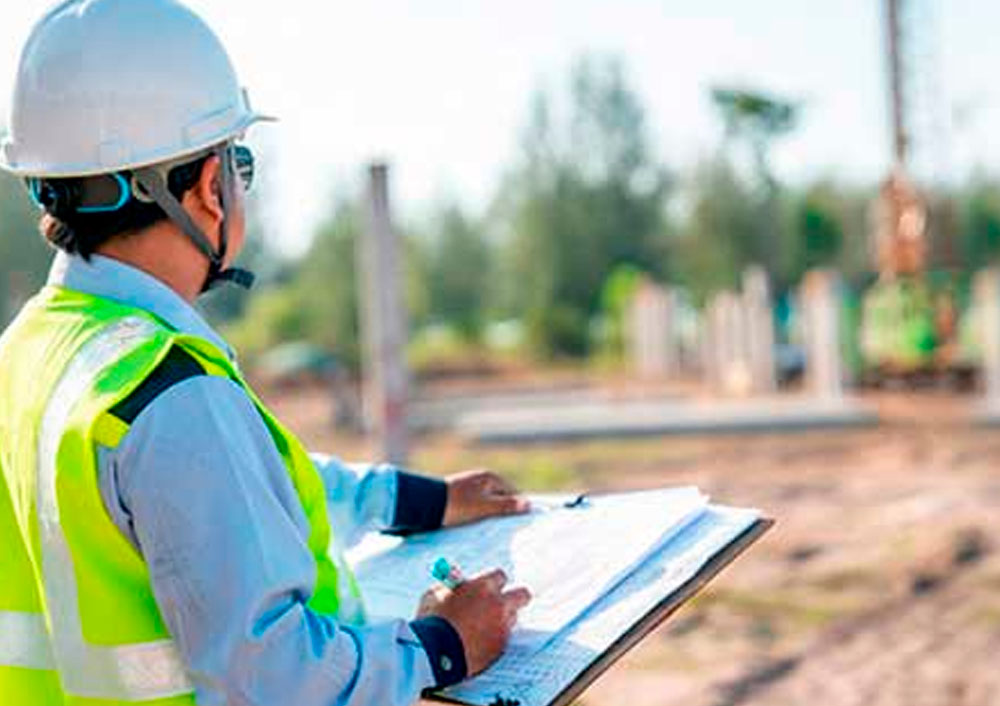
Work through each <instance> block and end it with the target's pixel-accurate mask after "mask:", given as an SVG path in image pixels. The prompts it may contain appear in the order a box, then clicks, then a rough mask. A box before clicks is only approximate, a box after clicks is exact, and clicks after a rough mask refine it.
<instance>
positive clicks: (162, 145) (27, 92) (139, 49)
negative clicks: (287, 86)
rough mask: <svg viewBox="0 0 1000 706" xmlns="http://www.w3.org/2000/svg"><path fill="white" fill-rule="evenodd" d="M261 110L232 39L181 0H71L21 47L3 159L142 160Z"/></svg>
mask: <svg viewBox="0 0 1000 706" xmlns="http://www.w3.org/2000/svg"><path fill="white" fill-rule="evenodd" d="M266 119H268V118H266V117H265V116H262V115H259V114H257V113H255V112H253V110H251V108H250V105H249V102H248V100H247V96H246V92H245V91H243V90H242V89H241V88H240V86H239V84H238V82H237V80H236V74H235V72H234V70H233V66H232V63H231V62H230V61H229V57H228V56H227V54H226V51H225V49H224V48H223V46H222V43H221V42H220V41H219V39H218V38H217V37H216V36H215V34H214V33H213V32H212V30H211V29H209V28H208V26H207V25H206V24H205V23H204V22H203V21H202V20H201V19H200V18H198V16H197V15H195V14H194V13H193V12H191V11H190V10H189V9H187V8H186V7H185V6H183V5H181V4H180V3H178V2H175V1H174V0H67V1H65V2H62V3H60V4H58V5H56V6H55V7H54V8H53V9H52V10H50V11H49V12H48V13H47V14H46V15H45V16H44V17H42V19H41V20H40V21H39V22H38V24H36V25H35V27H34V29H33V30H32V32H31V35H30V36H29V37H28V41H27V43H26V44H25V46H24V49H23V50H22V53H21V60H20V63H19V66H18V71H17V78H16V83H15V86H14V95H13V100H12V104H11V114H10V121H9V123H8V124H9V126H10V134H9V135H8V136H7V137H6V138H5V139H4V140H3V143H2V147H0V167H3V168H4V169H7V170H8V171H10V172H13V173H14V174H18V175H21V176H31V177H75V176H87V175H92V174H102V173H108V172H115V171H119V170H122V169H132V168H135V167H140V166H144V165H149V164H155V163H158V162H164V161H167V160H173V159H175V158H177V157H183V156H185V155H188V154H194V153H197V152H199V151H201V150H203V149H205V148H206V147H209V146H211V145H214V144H218V143H221V142H225V141H227V140H231V139H234V138H236V137H239V136H240V135H241V134H242V133H243V132H244V131H245V130H246V129H247V128H248V127H249V126H250V125H251V124H253V123H255V122H257V121H259V120H266Z"/></svg>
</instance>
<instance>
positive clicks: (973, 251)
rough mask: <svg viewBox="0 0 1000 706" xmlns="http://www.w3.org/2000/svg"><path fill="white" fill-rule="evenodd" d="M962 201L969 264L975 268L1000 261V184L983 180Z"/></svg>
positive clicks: (966, 256)
mask: <svg viewBox="0 0 1000 706" xmlns="http://www.w3.org/2000/svg"><path fill="white" fill-rule="evenodd" d="M962 200H963V201H964V204H963V207H962V212H963V213H962V236H963V237H962V241H963V244H964V248H963V250H964V258H963V259H964V261H965V266H966V267H967V268H968V269H969V270H970V271H975V270H977V269H979V268H981V267H986V266H987V265H997V264H1000V183H997V182H993V181H989V180H984V179H979V180H977V182H975V183H973V184H971V185H970V186H969V187H968V188H967V190H966V193H965V195H964V198H963V199H962Z"/></svg>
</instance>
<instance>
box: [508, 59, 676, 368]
mask: <svg viewBox="0 0 1000 706" xmlns="http://www.w3.org/2000/svg"><path fill="white" fill-rule="evenodd" d="M568 93H569V96H568V98H569V114H568V117H567V118H566V120H564V121H556V120H554V119H553V105H554V104H555V100H554V98H553V97H552V96H549V95H546V94H541V93H540V94H538V95H536V97H535V99H534V103H533V111H532V116H531V120H530V122H529V124H528V127H527V129H526V130H525V132H524V135H523V139H522V144H523V151H524V155H523V160H522V164H521V165H520V166H519V168H517V169H515V170H514V171H513V172H512V173H511V174H509V175H508V178H507V179H506V181H505V184H504V187H503V192H502V194H501V196H500V198H499V203H501V204H503V209H502V212H501V213H500V217H501V218H502V219H503V220H504V221H505V224H506V226H507V227H506V230H507V232H509V233H510V234H511V237H510V239H509V241H508V242H507V243H506V248H505V251H504V253H503V260H504V269H503V274H502V276H503V278H504V280H505V282H506V284H507V287H506V292H505V297H504V300H505V301H506V302H509V303H510V307H511V309H512V310H513V311H514V312H516V313H517V314H519V315H520V316H521V317H522V318H523V319H524V321H525V324H526V327H527V331H528V339H529V341H530V343H531V345H532V348H533V349H534V350H535V352H536V353H538V354H541V355H545V356H550V355H569V356H581V355H584V354H586V353H587V352H588V349H589V328H590V320H591V317H592V316H593V315H594V314H596V313H598V312H599V310H600V293H601V290H602V288H603V286H604V281H605V279H606V278H607V277H608V275H609V274H610V273H611V272H612V271H613V270H614V269H615V267H617V266H618V265H622V264H631V265H634V266H636V267H638V268H641V269H643V270H647V271H651V272H662V270H663V268H664V264H665V261H666V228H665V223H664V214H663V209H664V202H665V198H666V194H667V189H668V183H667V179H666V176H665V173H664V170H663V168H662V167H661V166H660V165H659V164H658V163H657V162H656V161H655V159H654V158H653V156H652V149H651V147H650V145H649V140H648V136H647V134H646V128H645V118H644V112H643V109H642V106H641V104H640V102H639V99H638V97H637V96H636V95H635V93H634V92H633V90H632V89H631V88H630V87H629V85H628V84H627V82H626V78H625V73H624V69H623V67H622V65H621V63H620V62H619V61H616V60H598V59H592V58H586V59H584V60H582V61H581V62H579V63H578V64H577V65H576V66H575V67H574V69H573V72H572V75H571V77H570V82H569V91H568Z"/></svg>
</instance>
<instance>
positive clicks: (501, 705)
mask: <svg viewBox="0 0 1000 706" xmlns="http://www.w3.org/2000/svg"><path fill="white" fill-rule="evenodd" d="M490 706H521V702H520V701H518V700H517V699H507V698H504V697H503V696H501V695H500V694H497V697H496V698H495V699H494V700H493V701H491V702H490Z"/></svg>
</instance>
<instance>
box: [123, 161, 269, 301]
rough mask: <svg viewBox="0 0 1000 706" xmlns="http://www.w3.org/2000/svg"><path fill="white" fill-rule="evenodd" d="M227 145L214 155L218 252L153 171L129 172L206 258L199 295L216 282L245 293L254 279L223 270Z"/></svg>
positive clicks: (230, 182) (243, 272) (237, 270)
mask: <svg viewBox="0 0 1000 706" xmlns="http://www.w3.org/2000/svg"><path fill="white" fill-rule="evenodd" d="M227 149H228V145H223V146H220V147H219V148H218V149H217V150H216V154H217V155H218V156H219V158H220V161H221V165H220V166H221V169H220V170H219V174H220V184H219V186H220V189H219V191H220V195H219V197H220V201H221V204H222V222H221V223H220V224H219V249H218V250H215V248H213V247H212V243H211V241H210V240H209V239H208V238H207V237H206V236H205V233H204V232H202V230H201V228H200V227H199V226H198V224H197V223H195V222H194V219H192V218H191V216H190V214H188V212H187V211H185V210H184V207H183V206H181V204H180V202H179V201H178V200H177V199H176V198H175V197H174V195H173V194H171V193H170V190H169V189H168V188H167V184H166V182H165V181H164V179H163V176H162V175H161V174H160V172H159V171H158V170H157V169H156V168H155V167H142V168H139V169H135V170H133V171H132V175H133V177H134V178H135V180H136V182H138V184H139V186H141V187H142V188H143V190H144V191H145V192H146V194H148V195H149V197H150V198H152V199H153V201H155V202H156V204H157V205H158V206H159V207H160V208H162V209H163V211H164V212H165V213H166V214H167V216H168V217H169V218H170V219H171V220H172V221H173V222H174V223H176V224H177V227H179V228H180V229H181V231H182V232H183V233H184V234H185V235H186V236H187V237H188V239H189V240H190V241H191V242H192V243H194V245H195V247H197V248H198V249H199V250H200V251H201V252H202V254H203V255H205V257H207V258H208V263H209V267H208V276H207V277H206V278H205V284H204V286H203V287H202V291H203V292H205V291H208V290H209V289H211V288H212V287H213V286H215V285H216V284H217V283H219V282H232V283H233V284H235V285H237V286H240V287H243V288H245V289H249V288H250V287H251V286H252V285H253V280H254V276H253V273H252V272H249V271H248V270H243V269H240V268H228V269H225V270H223V269H222V268H223V264H224V263H225V259H226V251H227V247H228V234H227V230H228V228H227V224H228V220H229V219H228V216H227V214H228V212H229V197H230V195H231V191H230V190H231V189H232V185H233V178H232V165H231V163H230V161H231V160H230V158H229V154H228V152H227Z"/></svg>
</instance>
